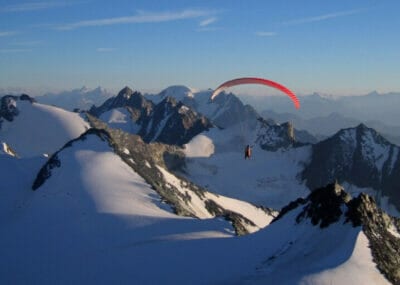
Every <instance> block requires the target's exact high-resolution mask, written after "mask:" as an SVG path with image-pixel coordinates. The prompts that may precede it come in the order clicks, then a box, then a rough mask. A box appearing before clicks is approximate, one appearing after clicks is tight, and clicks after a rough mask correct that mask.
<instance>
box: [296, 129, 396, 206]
mask: <svg viewBox="0 0 400 285" xmlns="http://www.w3.org/2000/svg"><path fill="white" fill-rule="evenodd" d="M399 149H400V148H399V147H398V146H396V145H393V144H391V143H389V142H388V141H387V140H386V139H384V138H383V137H382V136H380V135H379V134H378V133H377V132H376V131H375V130H374V129H371V128H368V127H367V126H365V125H363V124H360V125H359V126H357V127H356V128H349V129H344V130H341V131H339V132H338V133H337V134H335V135H334V136H332V137H330V138H328V139H326V140H324V141H321V142H319V143H317V144H315V145H313V146H312V156H311V160H310V162H309V163H308V164H307V165H306V167H305V169H304V171H303V173H302V177H303V179H304V180H305V181H306V183H307V186H308V187H309V188H310V189H313V188H316V187H320V186H322V185H325V184H326V182H327V181H334V180H337V181H339V182H340V183H344V182H348V183H351V184H352V185H355V186H357V187H359V188H368V187H369V188H372V189H374V190H375V191H377V192H376V195H377V198H378V201H379V200H380V197H381V196H388V197H389V201H390V202H391V203H393V204H394V205H396V206H397V207H398V208H399V209H400V192H399V191H398V190H399V185H400V175H399V174H400V152H399Z"/></svg>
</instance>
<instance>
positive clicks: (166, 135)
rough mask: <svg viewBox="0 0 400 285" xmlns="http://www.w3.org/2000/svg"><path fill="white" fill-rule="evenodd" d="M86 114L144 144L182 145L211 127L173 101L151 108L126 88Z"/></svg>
mask: <svg viewBox="0 0 400 285" xmlns="http://www.w3.org/2000/svg"><path fill="white" fill-rule="evenodd" d="M90 113H91V114H92V115H95V116H97V117H99V118H100V119H101V120H103V121H104V122H106V123H108V124H109V125H110V127H112V128H120V129H122V130H124V131H127V132H130V133H134V134H138V135H140V136H141V137H142V138H143V140H144V141H145V142H153V141H158V142H163V143H168V144H177V145H182V144H185V143H187V142H189V141H190V140H191V139H192V138H193V137H194V136H196V135H197V134H199V133H201V132H203V131H205V130H208V129H209V128H210V127H212V124H211V123H210V121H209V120H208V119H207V118H206V117H204V116H202V115H201V114H199V113H197V112H196V111H194V110H193V109H191V108H189V107H187V106H185V105H184V104H183V103H182V102H177V101H176V100H175V99H174V98H173V97H165V98H164V99H163V100H162V101H160V102H158V103H157V104H155V103H153V102H152V101H149V100H147V99H146V98H145V97H144V96H143V95H142V94H140V93H139V92H134V91H133V90H132V89H130V88H129V87H125V88H124V89H122V90H121V91H120V92H119V93H118V95H117V96H116V97H112V98H110V99H108V100H107V101H106V102H104V103H103V104H102V105H101V106H99V107H93V108H91V109H90Z"/></svg>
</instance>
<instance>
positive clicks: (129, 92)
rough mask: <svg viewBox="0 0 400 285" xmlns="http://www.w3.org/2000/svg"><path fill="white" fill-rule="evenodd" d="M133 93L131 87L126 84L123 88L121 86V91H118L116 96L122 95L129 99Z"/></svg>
mask: <svg viewBox="0 0 400 285" xmlns="http://www.w3.org/2000/svg"><path fill="white" fill-rule="evenodd" d="M133 93H134V92H133V90H132V89H131V88H129V87H128V86H125V87H124V88H122V90H121V91H119V93H118V95H117V97H123V98H125V99H129V98H130V97H131V96H132V94H133Z"/></svg>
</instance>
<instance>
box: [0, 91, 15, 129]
mask: <svg viewBox="0 0 400 285" xmlns="http://www.w3.org/2000/svg"><path fill="white" fill-rule="evenodd" d="M17 100H18V97H17V96H12V95H6V96H3V97H2V98H1V105H0V118H4V119H5V120H7V121H9V122H11V121H13V120H14V117H15V116H18V114H19V110H18V108H17Z"/></svg>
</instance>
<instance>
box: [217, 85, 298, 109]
mask: <svg viewBox="0 0 400 285" xmlns="http://www.w3.org/2000/svg"><path fill="white" fill-rule="evenodd" d="M241 84H262V85H267V86H270V87H273V88H276V89H278V90H280V91H282V92H284V93H285V94H286V95H288V96H289V97H290V99H292V101H293V104H294V106H295V107H296V109H299V108H300V102H299V99H298V98H297V97H296V95H295V94H294V93H293V92H292V91H290V90H289V89H288V88H286V87H285V86H283V85H281V84H279V83H277V82H274V81H272V80H268V79H264V78H257V77H243V78H237V79H233V80H229V81H226V82H225V83H223V84H221V85H220V86H218V88H217V89H216V90H215V91H214V92H213V94H212V95H211V98H210V99H211V100H213V99H214V98H215V97H216V96H217V95H218V94H219V93H221V92H222V91H223V90H224V89H226V88H229V87H232V86H235V85H241Z"/></svg>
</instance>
